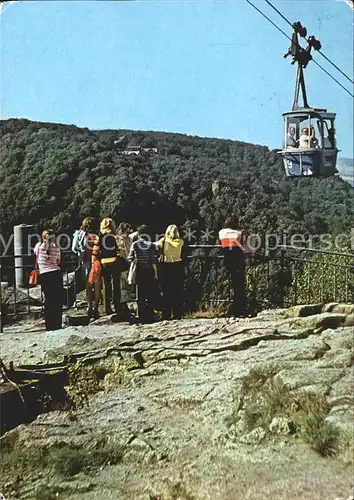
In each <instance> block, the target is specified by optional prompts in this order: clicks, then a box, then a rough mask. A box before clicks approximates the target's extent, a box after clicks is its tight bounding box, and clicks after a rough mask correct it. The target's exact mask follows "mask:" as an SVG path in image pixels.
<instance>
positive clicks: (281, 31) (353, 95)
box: [246, 0, 354, 98]
mask: <svg viewBox="0 0 354 500" xmlns="http://www.w3.org/2000/svg"><path fill="white" fill-rule="evenodd" d="M266 1H267V0H266ZM246 2H247V3H249V4H250V5H251V6H252V7H253V8H254V9H256V10H257V11H258V12H259V13H260V14H261V15H262V16H263V17H265V18H266V19H267V21H269V22H270V23H271V24H272V25H273V26H274V27H275V28H276V29H277V30H278V31H280V33H282V34H283V35H284V36H286V38H287V39H288V40H290V41H292V40H291V38H290V36H288V35H287V34H286V33H285V31H283V30H282V29H281V28H279V26H278V25H277V24H276V23H274V22H273V21H272V20H271V19H270V18H269V17H268V16H266V15H265V14H264V12H262V11H261V9H259V8H258V7H256V6H255V5H254V4H253V3H252V2H251V1H250V0H246ZM291 26H292V25H291ZM312 60H313V62H314V63H315V64H316V65H317V66H318V67H319V68H321V69H322V70H323V71H324V72H325V73H326V74H327V75H328V76H329V77H330V78H332V80H334V81H335V82H336V83H337V84H338V85H339V86H340V87H342V89H343V90H345V92H347V94H349V95H350V96H351V97H353V98H354V94H352V93H351V92H350V91H349V90H348V89H347V88H345V87H344V85H342V84H341V83H340V82H339V81H338V80H337V79H336V78H335V77H334V76H333V75H331V73H329V72H328V71H327V70H325V69H324V68H323V66H321V65H320V64H319V63H318V62H317V61H315V60H314V59H312Z"/></svg>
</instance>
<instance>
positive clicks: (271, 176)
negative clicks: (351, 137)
mask: <svg viewBox="0 0 354 500" xmlns="http://www.w3.org/2000/svg"><path fill="white" fill-rule="evenodd" d="M0 136H1V144H0V157H1V166H0V199H1V222H2V232H3V233H5V234H9V233H10V232H11V230H12V227H13V225H14V224H18V223H21V222H24V223H32V224H34V223H39V224H40V225H41V226H42V227H43V226H47V225H50V226H52V227H54V229H61V230H71V229H72V228H74V227H76V226H77V225H78V224H79V222H80V220H82V218H83V217H85V216H87V215H93V216H96V217H101V216H103V215H109V216H112V217H113V218H114V219H115V220H116V221H117V222H119V221H122V220H127V221H130V222H131V223H132V224H133V225H137V224H140V223H147V224H149V225H150V227H151V229H152V230H153V231H161V230H164V228H165V227H166V226H167V225H168V224H171V223H177V224H179V225H183V224H184V225H186V226H188V227H189V228H190V229H191V230H193V231H195V235H196V237H198V238H199V241H200V238H201V237H202V236H203V233H202V231H205V230H206V229H207V228H208V229H209V231H211V232H212V234H213V238H214V239H213V240H209V242H210V243H212V242H213V241H215V238H216V234H217V231H218V229H219V228H220V226H221V224H222V222H223V220H224V218H225V215H226V214H227V213H230V212H232V213H234V214H236V215H238V216H239V219H240V227H243V228H245V229H246V230H248V231H250V232H255V233H260V234H264V233H265V232H271V233H276V234H279V235H282V234H283V232H285V231H286V232H287V234H288V235H291V234H294V233H300V234H304V235H305V236H306V235H308V234H310V233H316V234H321V233H331V234H337V233H339V232H342V231H346V230H348V231H349V229H350V227H351V224H352V220H353V219H354V213H353V206H354V204H353V193H354V191H353V189H352V188H351V187H350V186H349V184H348V183H346V182H344V181H343V180H342V179H341V178H339V177H334V178H329V179H313V178H304V179H300V180H294V181H289V180H286V179H284V174H283V167H282V163H281V160H280V158H279V155H278V154H277V152H276V151H269V149H268V148H266V147H264V146H257V145H253V144H246V143H243V142H239V141H231V140H221V139H213V138H201V137H195V136H193V137H192V136H187V135H183V134H174V133H164V132H153V131H148V132H146V131H145V132H144V131H131V130H102V131H92V130H89V129H87V128H85V129H84V128H78V127H75V126H74V125H61V124H52V123H40V122H32V121H29V120H15V119H13V120H5V121H2V122H0ZM129 146H142V147H144V148H157V153H156V154H155V153H152V154H150V155H147V154H141V155H138V156H134V155H132V156H127V155H126V154H124V152H125V151H126V150H127V148H129Z"/></svg>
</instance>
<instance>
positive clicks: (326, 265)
mask: <svg viewBox="0 0 354 500" xmlns="http://www.w3.org/2000/svg"><path fill="white" fill-rule="evenodd" d="M17 257H23V256H19V255H11V256H5V257H0V282H2V281H3V279H4V278H6V282H7V283H8V284H9V286H8V288H7V289H5V288H4V290H2V286H1V287H0V331H3V326H4V319H5V318H6V319H7V318H12V320H13V321H16V320H17V319H19V318H21V317H22V316H26V315H28V314H31V313H41V312H42V310H43V297H42V295H41V294H40V297H39V296H38V298H37V299H34V298H33V297H32V292H31V288H30V287H28V286H27V287H20V288H19V287H17V286H16V280H15V270H16V269H18V268H19V267H22V268H24V269H25V270H26V272H27V274H28V275H29V273H30V271H31V270H32V269H33V267H34V257H33V256H32V259H33V262H32V264H26V265H23V266H16V265H15V262H16V261H15V259H16V258H17ZM26 257H29V256H28V255H27V256H26ZM185 260H186V273H185V296H184V299H185V300H184V302H185V309H186V311H193V310H196V309H197V308H198V307H204V308H207V307H209V308H219V307H223V306H227V304H228V303H230V302H231V299H232V291H231V287H230V282H229V276H228V273H227V271H226V270H225V268H224V266H223V258H222V255H221V254H220V245H190V246H189V247H188V252H187V257H186V259H185ZM245 261H246V280H247V300H248V310H249V312H258V311H259V310H261V309H264V308H271V307H288V306H292V305H296V304H299V303H315V302H316V303H323V302H331V301H335V302H339V301H343V302H347V303H348V302H353V301H354V255H353V254H351V253H345V252H331V251H327V250H317V249H308V248H299V247H292V246H284V245H280V246H278V247H277V248H276V249H275V250H272V251H271V252H269V254H268V255H266V254H265V253H264V252H263V253H262V252H256V253H253V254H251V253H245ZM61 269H62V271H63V278H64V290H65V299H64V308H66V309H70V308H71V307H74V306H75V302H76V296H77V293H78V292H80V291H81V290H84V282H83V278H82V277H81V275H80V274H81V271H80V267H79V266H78V262H77V258H76V257H75V255H74V254H73V253H72V252H70V251H69V252H62V264H61ZM27 281H28V280H27ZM4 293H6V295H7V300H4V297H3V295H4ZM9 296H10V297H9ZM9 299H11V300H9Z"/></svg>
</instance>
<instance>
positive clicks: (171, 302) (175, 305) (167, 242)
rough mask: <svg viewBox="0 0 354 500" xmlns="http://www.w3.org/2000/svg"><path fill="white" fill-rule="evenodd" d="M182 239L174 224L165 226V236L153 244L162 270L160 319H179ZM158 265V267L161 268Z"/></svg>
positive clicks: (182, 276) (182, 266) (160, 278)
mask: <svg viewBox="0 0 354 500" xmlns="http://www.w3.org/2000/svg"><path fill="white" fill-rule="evenodd" d="M183 243H184V242H183V240H182V238H181V237H180V235H179V232H178V228H177V226H175V225H174V224H171V225H170V226H168V227H167V229H166V232H165V236H164V237H163V238H161V239H160V240H159V241H157V242H156V243H155V244H156V246H157V247H158V248H159V250H160V261H161V262H162V263H163V264H162V266H161V267H162V272H160V275H159V281H160V284H161V288H162V295H163V311H162V319H171V318H172V315H173V319H181V317H182V303H183V286H184V265H183V262H182V257H181V252H182V247H183ZM161 267H160V268H161Z"/></svg>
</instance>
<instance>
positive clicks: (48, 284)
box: [34, 230, 63, 331]
mask: <svg viewBox="0 0 354 500" xmlns="http://www.w3.org/2000/svg"><path fill="white" fill-rule="evenodd" d="M34 254H35V256H36V258H37V262H38V268H39V282H40V285H41V287H42V292H43V294H44V318H45V327H46V330H47V331H50V330H59V329H60V328H61V327H62V309H63V276H62V273H61V270H60V267H59V265H60V259H61V255H60V249H59V247H58V246H57V243H56V238H55V234H54V232H53V231H52V230H46V231H43V233H42V242H41V243H37V245H36V246H35V247H34Z"/></svg>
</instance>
